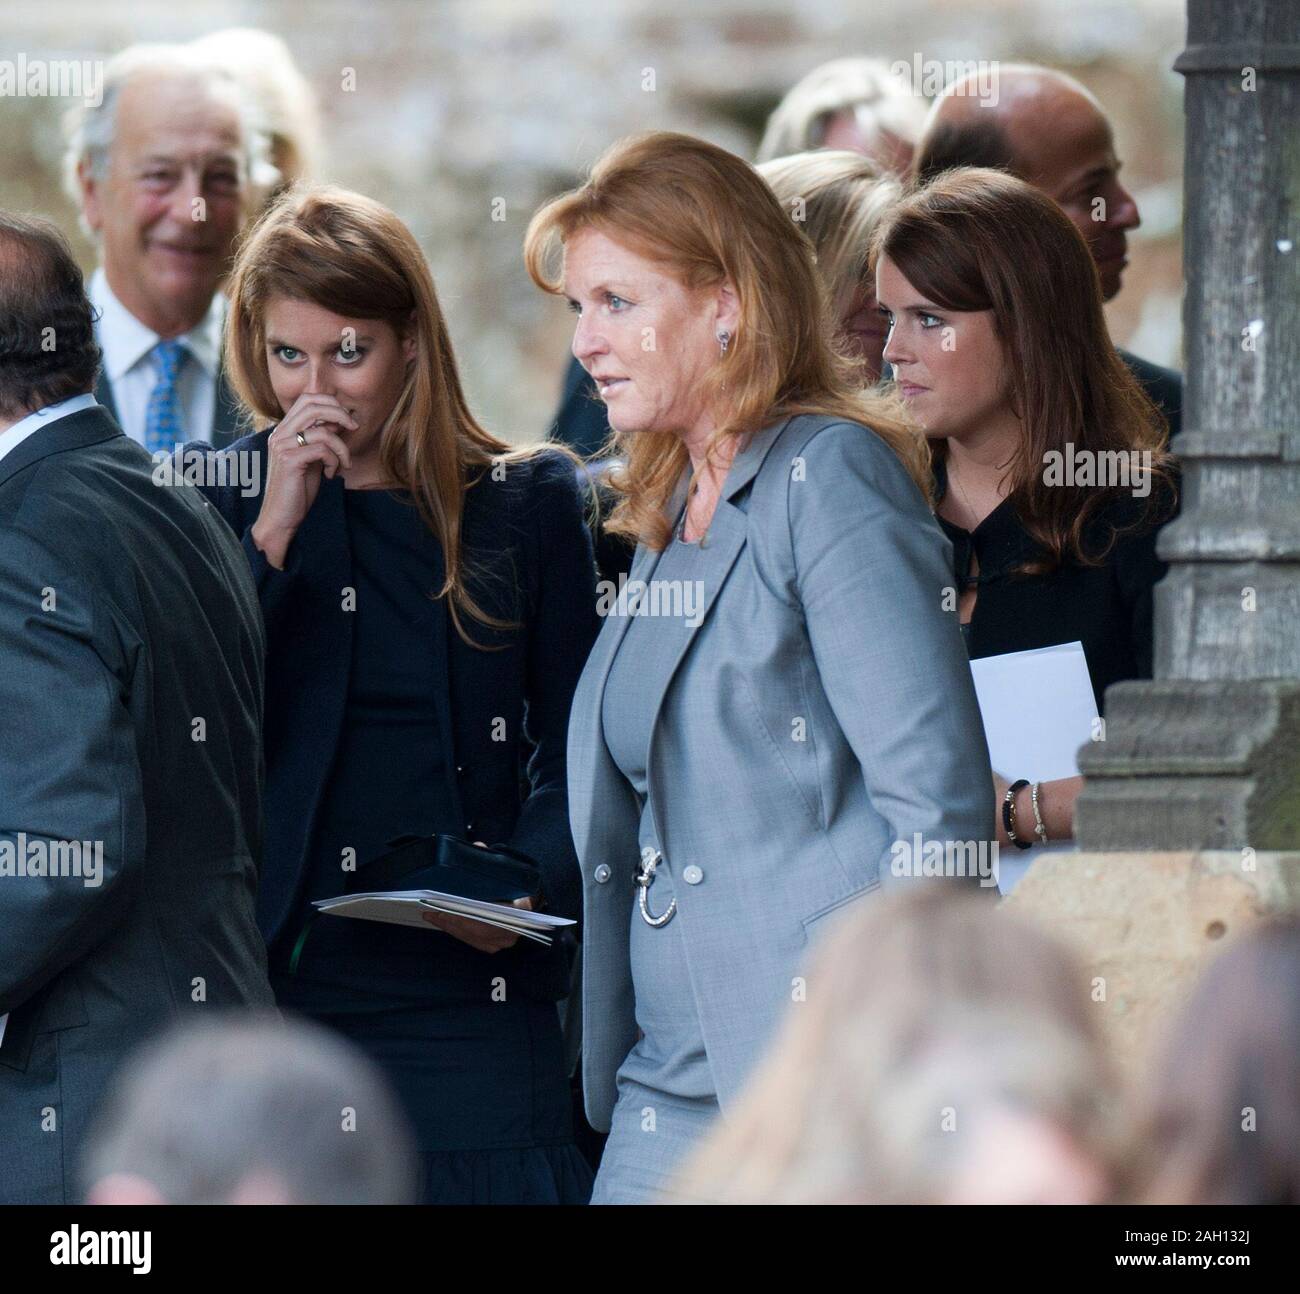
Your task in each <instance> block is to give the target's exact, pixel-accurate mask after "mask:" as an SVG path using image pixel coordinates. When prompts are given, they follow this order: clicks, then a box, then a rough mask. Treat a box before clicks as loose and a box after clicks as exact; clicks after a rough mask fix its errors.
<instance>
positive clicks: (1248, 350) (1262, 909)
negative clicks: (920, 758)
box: [1007, 0, 1300, 1072]
mask: <svg viewBox="0 0 1300 1294" xmlns="http://www.w3.org/2000/svg"><path fill="white" fill-rule="evenodd" d="M1175 67H1176V69H1177V70H1178V71H1180V72H1181V73H1183V75H1184V76H1185V77H1186V78H1187V81H1186V101H1185V107H1186V117H1187V145H1186V148H1187V151H1186V163H1185V181H1184V184H1185V211H1184V220H1185V224H1184V240H1185V241H1184V247H1185V251H1184V266H1185V278H1186V283H1187V292H1186V297H1185V301H1184V309H1183V323H1184V336H1185V349H1186V357H1187V375H1186V385H1185V389H1184V400H1183V428H1184V430H1183V432H1182V434H1181V435H1180V436H1179V438H1178V441H1177V442H1176V444H1175V445H1174V447H1173V448H1174V450H1175V452H1176V454H1177V455H1178V457H1179V459H1180V460H1181V462H1182V466H1183V503H1182V512H1181V515H1180V516H1179V518H1178V520H1176V521H1174V522H1173V523H1171V524H1170V525H1168V526H1166V527H1165V529H1164V530H1163V531H1162V532H1161V535H1160V538H1159V552H1160V554H1161V556H1162V557H1164V558H1165V559H1166V560H1167V561H1168V562H1169V563H1170V571H1169V574H1168V576H1167V577H1166V578H1165V579H1164V580H1163V581H1162V582H1161V584H1160V585H1159V586H1158V587H1157V589H1156V629H1155V634H1156V639H1155V655H1156V662H1155V674H1156V677H1155V679H1154V680H1153V681H1151V682H1134V683H1121V684H1117V685H1116V686H1115V687H1113V688H1111V689H1110V690H1109V691H1108V692H1107V694H1106V727H1105V733H1104V738H1103V739H1102V740H1099V741H1097V742H1095V743H1090V744H1089V745H1088V746H1087V747H1085V748H1084V750H1082V751H1081V752H1080V758H1079V763H1080V768H1081V770H1082V772H1083V773H1084V775H1085V777H1086V779H1087V780H1086V783H1085V787H1084V790H1083V793H1082V794H1081V796H1080V798H1079V802H1078V807H1077V812H1076V817H1075V835H1076V838H1077V840H1078V844H1079V849H1080V850H1081V851H1082V852H1080V853H1077V854H1062V855H1056V856H1046V857H1044V858H1043V860H1042V861H1041V862H1038V863H1036V864H1035V865H1034V866H1033V867H1032V868H1031V869H1030V871H1029V872H1028V874H1027V875H1026V876H1025V878H1024V880H1023V881H1022V882H1021V883H1020V885H1019V886H1018V887H1017V888H1016V889H1015V890H1014V891H1013V893H1012V895H1011V897H1010V898H1009V899H1008V900H1007V902H1008V906H1010V907H1011V908H1014V909H1018V910H1021V911H1023V912H1026V913H1028V914H1030V915H1032V916H1034V917H1036V918H1038V919H1040V920H1042V921H1043V922H1044V923H1045V924H1048V925H1049V926H1050V927H1052V928H1054V929H1057V930H1059V931H1060V932H1061V933H1062V935H1063V936H1064V937H1066V938H1067V939H1069V940H1070V941H1071V942H1072V943H1074V944H1075V945H1076V947H1077V949H1078V951H1079V952H1080V953H1081V954H1082V956H1083V958H1084V960H1085V963H1086V964H1087V966H1088V969H1089V973H1090V974H1091V975H1094V976H1096V977H1098V979H1099V980H1101V981H1103V982H1104V992H1105V998H1104V1011H1105V1017H1104V1018H1105V1020H1106V1023H1107V1026H1108V1028H1109V1030H1110V1033H1111V1037H1112V1039H1113V1041H1114V1042H1115V1044H1116V1049H1117V1053H1118V1056H1119V1059H1120V1061H1121V1063H1122V1064H1123V1065H1124V1066H1125V1068H1127V1069H1128V1070H1129V1071H1130V1072H1133V1071H1135V1070H1137V1069H1139V1068H1140V1067H1141V1065H1142V1064H1143V1063H1144V1061H1145V1060H1146V1058H1147V1057H1148V1055H1149V1052H1150V1048H1151V1046H1152V1044H1153V1043H1155V1042H1156V1041H1157V1039H1158V1037H1159V1034H1160V1031H1161V1028H1162V1026H1163V1023H1164V1021H1165V1018H1166V1017H1167V1016H1168V1015H1169V1014H1170V1012H1171V1010H1172V1008H1173V1007H1174V1006H1175V1005H1176V1003H1177V1002H1178V1000H1179V999H1180V998H1181V996H1182V995H1183V994H1184V993H1185V992H1186V991H1187V989H1188V988H1189V987H1190V984H1191V981H1192V979H1193V978H1194V977H1195V975H1196V974H1197V973H1198V972H1199V970H1200V969H1201V967H1202V966H1203V964H1204V963H1205V961H1206V960H1207V959H1208V958H1209V957H1210V956H1211V955H1212V954H1213V953H1214V952H1215V951H1217V950H1218V948H1220V947H1221V946H1222V945H1223V942H1224V941H1225V940H1226V939H1228V938H1231V937H1233V936H1234V935H1236V934H1238V933H1239V932H1240V931H1241V930H1243V929H1247V928H1249V926H1250V925H1251V924H1253V923H1254V922H1255V921H1256V920H1258V919H1259V918H1260V917H1261V916H1263V915H1265V914H1267V913H1269V912H1275V911H1281V910H1284V909H1290V910H1296V909H1297V908H1300V852H1290V853H1289V852H1287V851H1300V0H1188V28H1187V48H1186V49H1185V50H1184V52H1183V54H1182V55H1181V56H1180V57H1179V59H1178V61H1177V62H1176V63H1175Z"/></svg>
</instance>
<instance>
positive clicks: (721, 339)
mask: <svg viewBox="0 0 1300 1294" xmlns="http://www.w3.org/2000/svg"><path fill="white" fill-rule="evenodd" d="M718 345H719V346H721V347H722V353H723V354H724V355H725V354H726V353H727V347H728V346H730V345H731V334H730V333H729V332H728V331H727V330H726V329H725V328H724V329H723V330H722V331H721V332H720V333H718Z"/></svg>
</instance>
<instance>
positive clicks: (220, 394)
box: [212, 360, 242, 449]
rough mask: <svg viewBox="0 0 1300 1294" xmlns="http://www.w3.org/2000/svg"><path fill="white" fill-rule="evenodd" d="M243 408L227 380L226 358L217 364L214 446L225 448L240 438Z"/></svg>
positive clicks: (213, 418) (213, 419)
mask: <svg viewBox="0 0 1300 1294" xmlns="http://www.w3.org/2000/svg"><path fill="white" fill-rule="evenodd" d="M241 412H242V409H241V406H240V403H239V400H238V399H237V397H236V396H235V392H234V390H233V389H232V388H231V386H230V383H229V382H227V381H226V365H225V362H224V360H223V361H221V362H219V364H218V366H217V393H216V404H215V407H214V408H213V411H212V446H213V448H214V449H225V448H227V446H229V445H231V444H233V443H234V442H235V441H236V440H238V439H239V420H240V415H241Z"/></svg>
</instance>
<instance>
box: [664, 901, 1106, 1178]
mask: <svg viewBox="0 0 1300 1294" xmlns="http://www.w3.org/2000/svg"><path fill="white" fill-rule="evenodd" d="M1088 986H1089V981H1088V979H1087V976H1086V975H1085V973H1084V971H1083V970H1082V968H1080V967H1079V966H1077V965H1076V964H1075V963H1074V961H1073V960H1072V958H1071V957H1070V956H1069V955H1068V954H1067V953H1066V952H1065V951H1064V950H1062V949H1061V948H1060V947H1058V945H1057V944H1056V943H1055V942H1054V941H1053V940H1051V939H1050V938H1048V936H1046V935H1045V934H1043V933H1042V932H1041V931H1039V930H1038V929H1037V928H1036V927H1035V926H1033V925H1031V924H1029V923H1027V922H1024V921H1022V920H1020V919H1018V918H1016V917H1013V916H1010V915H1007V914H1004V913H1002V912H989V910H988V909H987V908H986V907H985V906H984V905H983V904H981V903H979V902H978V901H976V900H974V899H970V898H964V897H961V896H955V895H951V894H946V893H944V892H943V890H942V889H941V888H939V887H935V888H931V889H928V890H924V891H920V892H915V893H905V894H900V895H891V896H889V897H887V898H884V899H882V900H880V901H879V902H875V903H870V904H862V905H860V906H859V908H858V910H857V911H855V912H853V913H851V914H850V915H846V917H845V918H844V919H843V921H842V922H841V924H840V925H839V926H838V927H836V928H835V929H834V930H833V931H831V932H830V933H829V936H828V938H827V939H826V941H825V942H824V943H822V945H821V946H820V947H819V948H818V949H817V951H816V953H815V954H814V957H813V960H812V962H811V965H810V967H809V970H808V974H807V982H806V997H805V998H804V1000H802V1001H795V1002H794V1003H792V1005H791V1006H790V1008H789V1010H788V1014H787V1017H786V1021H785V1024H784V1026H783V1029H782V1031H781V1032H780V1034H779V1035H778V1037H777V1039H776V1041H775V1043H774V1044H773V1046H772V1048H771V1050H770V1052H769V1053H768V1057H767V1060H766V1062H765V1063H764V1064H763V1066H762V1067H761V1068H760V1070H759V1071H758V1072H757V1073H756V1075H755V1077H754V1080H753V1082H752V1083H751V1085H750V1088H749V1090H748V1092H747V1094H746V1096H745V1098H744V1099H743V1100H742V1101H741V1103H740V1104H739V1105H738V1106H737V1107H736V1108H735V1109H734V1110H733V1111H732V1112H731V1114H730V1116H729V1117H728V1118H726V1119H725V1120H724V1122H723V1123H721V1124H720V1125H719V1128H718V1131H717V1132H716V1133H715V1135H714V1137H713V1138H712V1140H711V1141H710V1142H709V1143H707V1144H706V1145H705V1146H704V1147H703V1148H702V1150H701V1151H700V1153H699V1154H698V1155H697V1156H696V1158H695V1160H694V1161H693V1162H692V1163H690V1164H688V1165H687V1167H686V1170H685V1172H684V1173H683V1176H682V1179H681V1182H680V1186H679V1190H678V1193H677V1198H678V1199H679V1200H681V1201H683V1202H719V1203H735V1204H746V1203H769V1204H830V1203H835V1204H1048V1203H1051V1204H1087V1203H1096V1202H1100V1201H1103V1200H1105V1199H1107V1198H1108V1197H1109V1195H1110V1193H1111V1191H1112V1184H1111V1183H1112V1165H1113V1164H1114V1163H1115V1162H1116V1160H1117V1149H1118V1147H1117V1138H1116V1135H1115V1134H1116V1131H1117V1129H1116V1125H1115V1121H1114V1118H1113V1113H1114V1111H1113V1110H1112V1105H1113V1100H1112V1097H1113V1083H1112V1079H1111V1075H1110V1073H1109V1070H1108V1066H1107V1064H1106V1061H1105V1057H1104V1053H1103V1050H1102V1047H1101V1044H1100V1040H1099V1037H1098V1035H1097V1033H1096V1030H1095V1025H1094V1019H1093V1012H1094V1010H1095V1008H1094V1007H1093V1005H1092V1003H1091V1001H1090V998H1089V992H1088Z"/></svg>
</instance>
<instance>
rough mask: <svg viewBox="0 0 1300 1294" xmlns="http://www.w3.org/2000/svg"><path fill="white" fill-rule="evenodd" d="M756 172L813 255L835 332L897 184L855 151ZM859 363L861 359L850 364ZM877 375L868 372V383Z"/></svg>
mask: <svg viewBox="0 0 1300 1294" xmlns="http://www.w3.org/2000/svg"><path fill="white" fill-rule="evenodd" d="M758 173H759V174H760V175H761V176H762V177H763V178H764V179H765V180H766V181H767V182H768V184H769V185H771V187H772V192H773V193H775V194H776V196H777V197H778V198H779V199H780V201H781V205H782V206H783V207H785V208H786V214H787V215H788V216H789V217H790V218H791V219H792V220H796V221H798V222H799V223H800V227H801V228H802V229H803V232H804V233H805V234H807V235H808V237H809V238H810V239H811V240H812V245H813V247H814V248H815V249H816V251H817V272H818V273H819V274H820V275H821V279H822V283H823V284H825V286H826V292H827V295H828V296H829V297H830V302H831V315H832V317H833V318H834V320H835V327H836V332H837V334H838V332H839V330H840V328H841V327H842V325H843V323H844V319H845V316H846V315H847V314H848V312H849V307H850V306H851V305H852V304H853V303H854V300H855V299H856V298H857V297H858V295H859V293H861V291H862V289H863V287H867V288H868V289H869V290H870V292H871V296H872V298H873V299H874V297H875V294H876V285H875V282H874V280H873V279H872V277H871V273H870V265H869V261H870V254H871V240H872V237H873V236H874V234H875V232H876V226H877V225H878V224H879V223H880V221H881V219H882V218H883V216H884V215H885V213H886V212H887V211H888V210H889V209H890V207H892V206H893V205H894V203H896V202H897V201H898V200H899V198H900V197H901V196H902V192H903V190H902V186H901V185H900V184H899V182H898V181H897V180H896V179H895V178H894V177H893V176H892V175H890V174H889V173H888V172H887V171H885V170H884V169H883V168H881V167H880V166H878V165H877V164H876V163H875V162H873V161H872V160H871V159H870V158H869V157H863V156H862V154H861V153H851V152H848V151H847V150H845V149H829V148H828V149H820V150H818V151H817V152H813V153H795V154H793V155H792V156H790V157H777V158H774V159H773V160H772V161H770V162H763V163H761V164H760V165H759V167H758ZM855 362H856V363H858V364H859V365H861V364H862V361H861V359H857V360H855ZM876 376H877V374H876V373H874V372H872V373H871V375H870V380H871V381H875V379H876Z"/></svg>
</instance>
